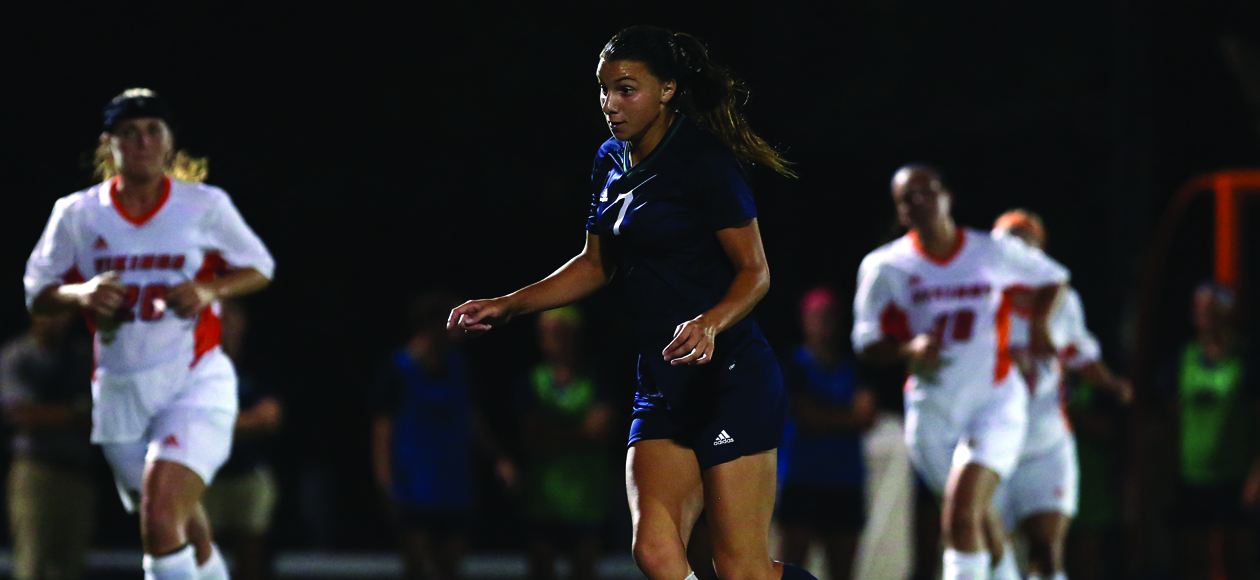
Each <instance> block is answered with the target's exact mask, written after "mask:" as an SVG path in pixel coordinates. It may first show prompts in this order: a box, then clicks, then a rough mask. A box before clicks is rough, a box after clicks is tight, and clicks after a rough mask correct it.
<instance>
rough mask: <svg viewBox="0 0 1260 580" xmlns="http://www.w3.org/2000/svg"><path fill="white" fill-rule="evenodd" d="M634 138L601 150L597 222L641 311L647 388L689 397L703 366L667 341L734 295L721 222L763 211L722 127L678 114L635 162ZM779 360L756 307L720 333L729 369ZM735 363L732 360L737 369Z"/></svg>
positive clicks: (639, 336)
mask: <svg viewBox="0 0 1260 580" xmlns="http://www.w3.org/2000/svg"><path fill="white" fill-rule="evenodd" d="M629 148H630V147H629V144H628V143H625V142H622V141H618V140H617V139H609V140H608V141H607V142H605V143H604V145H603V146H602V147H600V149H599V152H598V153H597V154H596V155H595V167H594V171H593V173H592V176H591V181H592V189H593V196H592V201H591V212H590V216H589V218H588V220H587V224H586V229H587V231H589V232H591V233H593V234H596V235H598V236H600V246H601V248H602V249H603V251H604V252H605V253H604V256H605V258H604V259H605V260H606V261H608V263H609V264H610V265H612V266H613V267H615V268H616V275H615V278H614V280H615V281H617V282H618V283H619V284H621V285H622V289H623V290H624V291H625V295H626V297H627V299H628V300H629V302H630V309H631V312H632V314H633V318H634V321H635V341H636V344H637V346H638V351H639V385H640V395H641V396H647V397H660V396H664V397H665V399H666V400H667V401H668V403H669V405H670V407H676V406H678V405H679V404H680V403H681V402H682V397H683V394H684V391H686V390H687V388H684V387H686V385H687V383H689V382H690V381H691V379H692V377H693V376H694V375H695V374H696V373H697V370H696V367H694V366H686V365H684V366H677V367H671V366H670V365H669V363H668V361H665V360H664V359H663V357H662V355H661V351H662V350H664V349H665V347H666V346H667V345H668V344H669V343H670V341H672V340H673V336H674V329H675V328H676V327H677V326H678V325H679V324H682V323H683V322H686V321H688V320H691V319H693V318H695V317H697V316H699V315H701V314H703V313H704V312H706V311H708V310H709V309H711V308H713V307H714V306H715V305H716V304H717V303H718V302H720V301H721V300H722V298H723V297H724V296H725V295H726V292H727V290H728V289H729V288H730V286H731V282H732V281H733V280H734V278H735V268H734V266H733V265H732V264H731V262H730V260H729V259H728V258H727V257H726V253H725V252H724V251H723V250H722V246H721V244H720V243H719V242H718V239H717V235H716V232H717V231H718V230H721V229H724V228H729V227H732V226H736V225H739V224H740V223H742V222H745V221H748V220H750V219H752V218H755V217H757V210H756V208H755V207H754V205H753V200H752V190H751V189H750V188H749V186H748V178H747V175H746V174H745V173H744V171H743V169H742V168H741V167H740V164H739V161H738V160H737V159H736V158H735V155H734V154H733V153H731V151H730V149H728V148H727V147H726V145H725V144H723V143H722V142H721V140H719V139H718V138H717V137H716V136H714V135H713V134H712V133H710V132H709V131H708V130H706V129H704V128H703V127H701V126H700V125H698V124H696V123H695V122H694V121H692V120H691V119H688V118H687V117H686V116H684V115H679V116H678V117H676V119H675V121H674V123H673V125H672V126H671V127H670V128H669V130H668V132H667V133H666V135H665V137H664V138H663V139H662V140H661V142H660V144H659V145H657V147H656V149H655V150H653V151H652V153H651V154H649V155H648V156H647V158H645V159H643V160H641V161H640V162H639V164H638V165H636V166H634V167H633V168H631V167H630V166H629ZM773 360H774V353H773V352H772V351H771V349H770V347H769V345H767V344H766V341H765V339H764V338H763V337H762V335H761V330H760V329H759V328H758V327H757V324H756V323H755V322H754V321H753V320H752V318H751V317H746V318H744V319H743V320H741V321H739V322H737V323H735V324H734V325H732V326H731V327H730V328H728V329H727V330H726V331H725V332H723V333H722V334H720V335H718V337H717V345H716V349H715V351H714V356H713V362H712V363H710V365H709V366H714V365H720V366H721V367H722V368H723V369H724V370H734V367H733V365H735V364H739V365H741V366H743V367H751V366H754V365H757V364H759V363H766V362H769V361H773ZM728 367H729V369H728Z"/></svg>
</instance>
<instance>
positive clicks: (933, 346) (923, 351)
mask: <svg viewBox="0 0 1260 580" xmlns="http://www.w3.org/2000/svg"><path fill="white" fill-rule="evenodd" d="M901 353H902V356H904V357H905V360H906V369H907V370H908V371H909V372H910V374H912V375H918V376H919V377H920V378H923V379H925V380H927V382H929V383H934V382H935V379H936V372H937V371H938V370H940V368H941V343H940V341H938V340H936V339H935V338H933V337H932V335H930V334H920V335H919V336H916V337H914V338H913V339H911V340H910V342H907V343H906V344H905V345H903V346H902V347H901Z"/></svg>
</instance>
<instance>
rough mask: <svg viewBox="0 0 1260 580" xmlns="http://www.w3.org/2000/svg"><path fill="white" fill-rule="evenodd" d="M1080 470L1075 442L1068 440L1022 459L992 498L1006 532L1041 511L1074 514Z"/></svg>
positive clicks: (1074, 440)
mask: <svg viewBox="0 0 1260 580" xmlns="http://www.w3.org/2000/svg"><path fill="white" fill-rule="evenodd" d="M1079 494H1080V471H1079V467H1078V466H1077V463H1076V439H1075V438H1073V437H1067V438H1065V439H1063V440H1062V441H1061V442H1060V443H1059V444H1058V445H1055V446H1054V447H1053V448H1052V449H1050V450H1048V451H1046V452H1044V453H1039V454H1037V455H1035V456H1030V457H1021V458H1020V460H1019V464H1018V465H1017V466H1016V467H1015V473H1014V474H1013V475H1011V479H1010V481H1004V482H1002V484H1001V485H999V486H998V489H997V492H996V493H994V495H993V505H994V506H995V507H997V509H998V511H999V512H1001V514H1002V520H1003V521H1004V522H1005V523H1006V526H1007V529H1015V528H1014V526H1015V525H1016V524H1017V523H1018V522H1021V521H1023V520H1024V519H1026V518H1027V517H1029V516H1031V515H1033V514H1038V513H1044V512H1053V513H1061V514H1063V515H1066V516H1068V517H1069V518H1070V517H1072V516H1075V515H1076V506H1077V501H1078V499H1079Z"/></svg>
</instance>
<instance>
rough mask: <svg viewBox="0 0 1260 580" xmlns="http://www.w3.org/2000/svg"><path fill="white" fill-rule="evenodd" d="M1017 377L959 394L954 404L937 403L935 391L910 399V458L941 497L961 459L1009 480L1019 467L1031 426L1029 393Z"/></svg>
mask: <svg viewBox="0 0 1260 580" xmlns="http://www.w3.org/2000/svg"><path fill="white" fill-rule="evenodd" d="M1016 375H1017V373H1014V372H1012V373H1010V374H1009V375H1007V379H1006V380H1004V381H1003V382H1002V383H1001V384H999V385H993V386H989V385H985V386H983V387H980V388H977V387H971V388H969V389H967V390H966V391H965V392H963V393H957V395H960V396H955V397H952V399H950V401H951V402H950V403H949V404H948V405H941V404H937V401H935V400H934V397H933V395H932V394H931V393H930V392H928V393H920V396H916V397H907V398H906V446H907V447H909V449H910V462H911V464H913V465H914V468H915V470H916V471H918V472H919V475H920V477H922V478H923V481H924V483H926V484H927V485H928V487H929V488H930V489H931V490H932V491H933V492H935V493H936V494H937V495H938V496H943V495H944V494H945V485H946V484H947V483H948V482H949V474H950V471H951V469H952V467H953V466H954V465H955V463H958V464H960V465H964V464H967V463H977V464H980V465H983V466H985V467H987V468H989V469H992V470H993V471H995V472H997V474H998V475H999V476H1001V478H1002V479H1003V480H1005V479H1007V478H1009V477H1010V476H1011V473H1012V472H1013V471H1014V470H1015V464H1016V463H1017V462H1018V461H1019V454H1020V450H1021V449H1022V448H1023V444H1024V432H1025V430H1026V429H1027V424H1028V391H1027V389H1026V388H1024V384H1023V381H1022V380H1019V379H1018V378H1017V377H1016ZM925 388H927V389H940V388H943V387H940V386H936V387H925ZM945 388H948V387H945ZM925 395H926V396H925ZM951 407H952V408H951Z"/></svg>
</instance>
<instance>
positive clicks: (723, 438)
mask: <svg viewBox="0 0 1260 580" xmlns="http://www.w3.org/2000/svg"><path fill="white" fill-rule="evenodd" d="M734 442H735V438H734V437H731V436H730V435H727V434H726V430H725V429H723V430H722V432H721V433H718V436H717V439H716V440H714V441H713V445H715V446H717V445H722V444H724V443H734Z"/></svg>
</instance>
